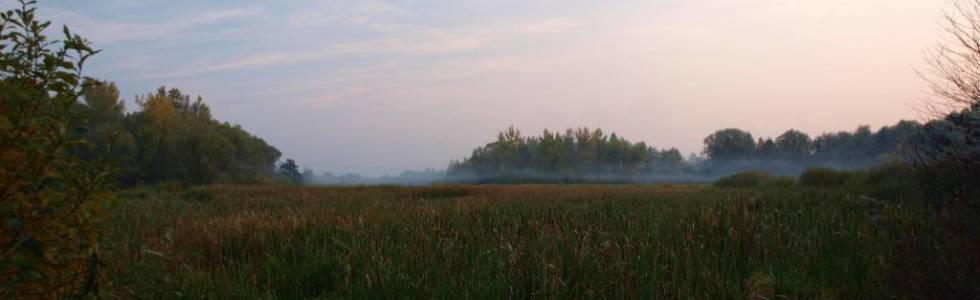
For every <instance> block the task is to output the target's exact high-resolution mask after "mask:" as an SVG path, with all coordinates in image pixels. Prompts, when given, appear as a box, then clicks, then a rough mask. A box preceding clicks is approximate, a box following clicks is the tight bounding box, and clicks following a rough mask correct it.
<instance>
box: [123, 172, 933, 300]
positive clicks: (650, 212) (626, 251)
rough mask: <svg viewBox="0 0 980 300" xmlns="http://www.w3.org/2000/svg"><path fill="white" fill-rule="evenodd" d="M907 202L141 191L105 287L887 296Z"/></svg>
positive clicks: (141, 291) (915, 216) (512, 190)
mask: <svg viewBox="0 0 980 300" xmlns="http://www.w3.org/2000/svg"><path fill="white" fill-rule="evenodd" d="M898 198H901V197H898ZM910 202H911V201H904V200H902V199H894V200H892V201H887V202H886V201H882V200H877V199H873V198H871V197H867V196H863V195H860V194H856V193H853V192H852V191H849V190H848V189H844V188H811V187H800V186H793V187H779V186H773V187H767V188H756V189H739V188H734V189H722V188H715V187H709V186H697V185H656V186H655V185H649V186H640V185H571V186H558V185H526V186H432V187H385V186H381V187H274V186H249V187H237V186H212V187H201V188H194V189H190V190H186V191H178V190H174V191H167V190H166V189H165V188H157V189H142V190H131V191H127V192H125V193H123V194H122V199H120V201H119V203H118V204H117V205H116V207H115V208H114V212H115V213H114V214H113V215H114V220H113V222H112V226H111V227H112V228H113V231H112V232H111V234H110V239H111V240H113V245H114V246H113V248H112V249H109V250H108V251H109V253H110V254H109V257H112V258H113V259H112V260H109V261H108V262H107V264H108V266H107V267H108V268H109V269H110V270H109V273H111V274H113V275H112V276H114V278H115V282H113V283H112V286H110V287H107V291H108V294H107V295H106V296H107V297H109V298H118V299H131V298H200V297H206V298H213V299H243V298H270V299H301V298H391V297H409V298H451V299H458V298H498V299H499V298H596V297H608V298H647V299H649V298H675V299H695V298H702V299H706V298H711V299H747V298H750V299H773V297H778V296H785V297H789V298H793V299H795V298H808V299H813V298H821V299H835V298H836V299H888V298H893V297H895V296H901V295H908V294H907V292H908V288H909V287H908V286H903V285H904V283H905V282H907V281H908V280H909V279H910V278H909V276H910V275H909V270H908V269H909V268H911V267H914V266H909V264H908V263H903V261H904V260H905V259H904V258H902V257H900V256H899V255H900V254H901V251H900V249H903V247H902V244H903V243H905V241H907V240H909V239H913V238H917V239H921V238H922V236H923V235H928V234H929V233H928V230H924V229H925V228H928V227H927V226H926V225H927V224H926V222H927V220H926V219H925V218H923V217H921V212H922V208H919V207H918V206H916V205H911V204H910ZM912 235H915V236H912ZM763 297H764V298H763Z"/></svg>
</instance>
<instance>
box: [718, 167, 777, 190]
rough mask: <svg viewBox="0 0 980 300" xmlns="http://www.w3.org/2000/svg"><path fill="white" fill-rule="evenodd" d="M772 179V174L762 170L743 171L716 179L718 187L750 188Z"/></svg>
mask: <svg viewBox="0 0 980 300" xmlns="http://www.w3.org/2000/svg"><path fill="white" fill-rule="evenodd" d="M770 179H772V175H770V174H769V173H766V172H762V171H749V172H742V173H738V174H734V175H729V176H725V177H722V178H720V179H718V180H717V181H715V184H714V185H715V186H716V187H723V188H748V187H758V186H761V185H762V184H763V183H765V182H767V181H769V180H770Z"/></svg>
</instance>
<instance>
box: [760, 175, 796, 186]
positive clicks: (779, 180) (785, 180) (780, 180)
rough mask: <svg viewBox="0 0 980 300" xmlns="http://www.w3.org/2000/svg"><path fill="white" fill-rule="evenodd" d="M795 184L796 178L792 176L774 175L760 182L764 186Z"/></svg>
mask: <svg viewBox="0 0 980 300" xmlns="http://www.w3.org/2000/svg"><path fill="white" fill-rule="evenodd" d="M796 185H797V183H796V178H793V177H774V178H772V179H770V180H767V181H765V182H764V183H763V184H762V186H763V187H766V188H791V187H795V186H796Z"/></svg>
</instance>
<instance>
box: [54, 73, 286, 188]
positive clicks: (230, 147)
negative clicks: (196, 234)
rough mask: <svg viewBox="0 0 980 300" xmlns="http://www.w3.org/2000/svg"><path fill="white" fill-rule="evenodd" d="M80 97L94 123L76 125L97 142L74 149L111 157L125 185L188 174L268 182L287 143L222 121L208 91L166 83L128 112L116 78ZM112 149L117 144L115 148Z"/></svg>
mask: <svg viewBox="0 0 980 300" xmlns="http://www.w3.org/2000/svg"><path fill="white" fill-rule="evenodd" d="M83 99H84V100H85V101H84V103H83V104H80V106H81V108H82V110H81V111H82V112H83V114H84V115H85V116H86V117H87V119H88V120H89V121H88V123H87V124H86V125H85V126H84V127H83V128H81V130H78V131H77V132H75V134H76V135H77V137H79V138H82V139H85V140H86V141H88V142H89V143H90V144H92V145H95V147H94V148H92V149H88V150H78V151H74V152H75V153H76V154H77V155H79V156H81V157H84V158H89V157H93V156H109V157H112V158H114V161H113V162H114V163H115V164H116V165H117V166H119V168H120V169H121V170H122V172H121V173H120V175H119V178H118V179H119V181H120V182H121V183H122V184H123V185H125V186H132V185H137V184H154V183H159V182H167V181H180V182H182V183H183V184H185V185H200V184H211V183H259V182H268V181H270V180H271V179H272V178H273V177H274V176H273V175H274V172H275V163H276V161H277V160H278V159H279V156H280V155H281V154H280V152H279V150H277V149H276V148H275V147H272V146H270V145H268V144H267V143H266V142H265V141H264V140H262V139H261V138H258V137H255V136H253V135H251V134H249V133H248V132H246V131H245V130H244V129H242V128H241V127H240V126H237V125H234V126H233V125H231V124H228V123H220V122H218V121H216V120H214V119H213V118H212V116H211V109H210V107H208V106H207V104H205V103H204V101H203V99H202V98H201V97H198V98H197V99H195V100H193V101H192V100H191V98H190V96H188V95H185V94H184V93H183V92H181V91H180V90H179V89H176V88H173V89H170V90H167V89H165V88H162V87H161V88H159V89H158V90H157V91H156V92H154V93H150V94H147V95H145V96H141V97H137V99H136V103H137V104H138V105H139V108H138V110H137V111H135V112H133V113H130V114H126V113H125V109H124V107H123V101H122V100H121V99H120V98H119V90H118V89H117V88H116V86H115V84H113V83H107V82H95V81H93V82H92V84H90V85H88V87H87V88H86V89H85V90H84V91H83ZM108 149H112V151H109V150H108Z"/></svg>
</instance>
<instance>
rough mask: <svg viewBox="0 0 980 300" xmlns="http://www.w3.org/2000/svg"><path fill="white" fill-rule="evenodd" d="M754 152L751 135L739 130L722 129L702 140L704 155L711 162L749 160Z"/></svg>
mask: <svg viewBox="0 0 980 300" xmlns="http://www.w3.org/2000/svg"><path fill="white" fill-rule="evenodd" d="M754 152H755V142H754V141H753V140H752V134H751V133H748V132H746V131H743V130H741V129H736V128H729V129H722V130H719V131H716V132H715V133H712V134H711V135H709V136H708V137H706V138H704V154H705V155H707V156H708V159H710V160H712V161H716V162H728V161H735V160H744V159H750V158H751V157H752V154H753V153H754Z"/></svg>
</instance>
